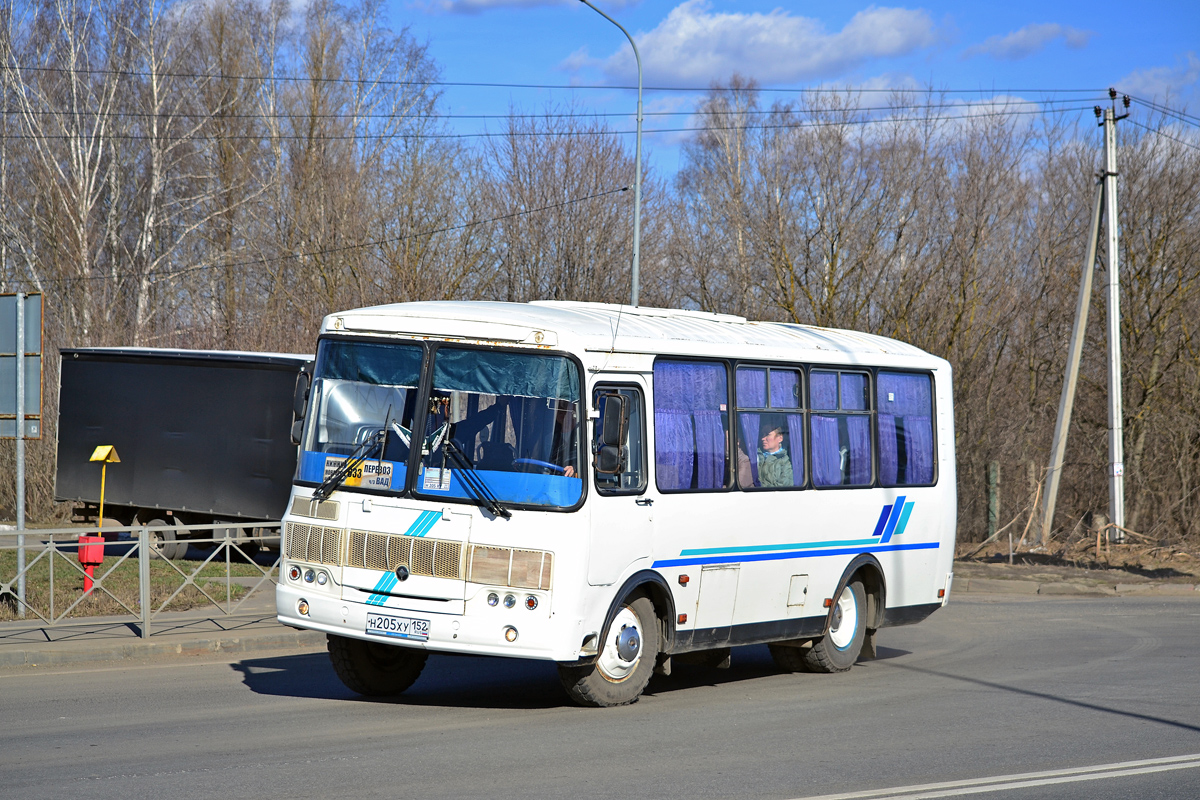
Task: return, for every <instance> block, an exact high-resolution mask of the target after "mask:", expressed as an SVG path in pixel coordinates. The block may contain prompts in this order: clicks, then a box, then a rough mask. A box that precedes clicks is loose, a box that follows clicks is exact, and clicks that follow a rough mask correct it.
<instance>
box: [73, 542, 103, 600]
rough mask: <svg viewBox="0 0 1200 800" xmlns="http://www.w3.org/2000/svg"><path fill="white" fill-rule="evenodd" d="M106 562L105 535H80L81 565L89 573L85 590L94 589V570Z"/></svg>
mask: <svg viewBox="0 0 1200 800" xmlns="http://www.w3.org/2000/svg"><path fill="white" fill-rule="evenodd" d="M103 563H104V537H103V536H80V537H79V565H80V566H82V567H83V571H84V572H86V573H87V575H86V576H85V577H84V579H83V591H84V593H85V594H86V593H87V592H90V591H91V590H92V577H93V572H92V571H93V570H94V569H95V568H96V567H98V566H100V565H101V564H103Z"/></svg>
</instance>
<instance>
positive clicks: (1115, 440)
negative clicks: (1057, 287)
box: [1103, 89, 1129, 542]
mask: <svg viewBox="0 0 1200 800" xmlns="http://www.w3.org/2000/svg"><path fill="white" fill-rule="evenodd" d="M1108 96H1109V98H1110V99H1111V100H1112V101H1113V102H1112V107H1110V108H1106V109H1104V123H1103V125H1104V209H1105V211H1107V212H1108V214H1107V217H1108V218H1107V219H1106V220H1105V228H1106V229H1107V233H1108V507H1109V514H1108V519H1109V522H1110V523H1112V524H1113V525H1115V526H1116V528H1114V529H1113V530H1114V532H1115V534H1116V536H1115V537H1114V538H1115V539H1116V540H1117V541H1118V542H1120V541H1123V540H1124V539H1125V532H1124V530H1122V529H1123V528H1124V527H1125V444H1124V438H1123V434H1124V423H1123V422H1122V419H1121V415H1122V414H1123V413H1124V412H1123V407H1122V402H1121V282H1120V273H1119V271H1118V259H1117V120H1118V119H1124V118H1125V117H1128V116H1129V112H1128V111H1126V112H1125V113H1124V114H1122V115H1121V116H1120V117H1118V116H1117V109H1116V100H1117V92H1116V90H1115V89H1109V90H1108ZM1125 107H1126V108H1129V97H1128V96H1127V97H1126V98H1125Z"/></svg>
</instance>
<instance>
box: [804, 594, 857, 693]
mask: <svg viewBox="0 0 1200 800" xmlns="http://www.w3.org/2000/svg"><path fill="white" fill-rule="evenodd" d="M830 616H831V620H830V623H829V630H828V631H826V632H825V635H824V636H822V637H821V638H820V639H816V640H815V641H813V645H812V647H811V648H810V649H808V650H806V651H804V664H805V667H806V668H807V669H808V671H809V672H845V671H846V670H848V669H850V667H852V666H854V662H855V661H857V660H858V654H859V653H860V652H861V651H862V646H863V641H864V640H865V639H866V636H867V592H866V590H865V589H863V585H862V582H861V581H857V580H855V581H851V582H850V583H848V584H846V587H845V588H844V589H842V593H841V594H840V595H839V596H838V599H837V601H836V602H835V603H834V605H833V610H832V613H831V615H830Z"/></svg>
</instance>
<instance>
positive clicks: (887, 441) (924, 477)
mask: <svg viewBox="0 0 1200 800" xmlns="http://www.w3.org/2000/svg"><path fill="white" fill-rule="evenodd" d="M877 403H878V406H877V407H878V409H879V469H880V480H882V481H883V483H885V484H889V485H892V486H906V485H913V484H923V483H933V460H934V453H933V389H932V386H931V385H930V380H929V376H928V375H914V374H911V373H898V372H880V373H879V379H878V397H877ZM901 443H903V446H904V453H905V464H904V468H903V469H901V467H900V452H899V451H900V445H901Z"/></svg>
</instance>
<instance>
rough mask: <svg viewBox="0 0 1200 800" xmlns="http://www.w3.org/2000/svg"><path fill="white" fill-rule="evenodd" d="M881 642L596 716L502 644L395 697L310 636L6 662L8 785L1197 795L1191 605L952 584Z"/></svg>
mask: <svg viewBox="0 0 1200 800" xmlns="http://www.w3.org/2000/svg"><path fill="white" fill-rule="evenodd" d="M880 645H881V646H880V649H879V654H880V656H881V657H880V659H879V660H877V661H873V662H870V663H863V664H859V665H858V666H856V667H855V668H854V669H852V670H851V671H850V672H849V673H845V674H841V675H805V674H797V675H786V674H780V673H779V672H777V671H776V670H775V669H774V667H773V665H772V663H771V660H770V656H769V655H768V654H767V651H766V648H764V647H755V648H744V649H741V650H737V651H735V652H734V658H733V666H732V668H731V669H728V670H712V669H707V668H700V667H691V668H684V667H677V668H676V671H675V674H674V675H672V676H671V677H669V678H656V679H655V681H654V682H652V683H651V685H650V692H649V693H648V694H647V695H646V696H645V697H643V699H642V700H641V701H640V702H638V703H637V704H635V705H633V706H629V707H625V708H617V709H599V710H597V709H581V708H575V707H573V706H571V705H569V704H568V702H567V700H566V697H565V695H564V694H563V693H562V691H561V689H560V688H559V686H558V682H557V678H556V675H555V671H554V668H553V666H551V665H547V664H539V663H532V662H516V661H507V660H503V659H483V658H448V657H437V656H435V657H433V658H431V659H430V661H429V664H428V666H427V667H426V670H425V673H424V675H423V676H422V677H421V679H420V680H419V681H418V682H417V684H416V685H415V686H414V687H413V688H412V689H411V690H410V691H409V693H407V694H406V695H405V696H404V697H403V698H402V699H401V700H399V701H397V702H371V701H366V700H363V699H362V698H359V697H358V696H356V695H354V694H352V693H351V692H349V691H348V690H347V689H345V688H343V687H342V685H341V684H340V683H339V682H338V680H337V678H336V677H335V676H334V674H333V671H332V670H331V668H330V667H329V664H328V660H327V658H326V656H325V655H324V654H323V653H311V652H308V653H295V654H287V655H280V656H274V657H264V658H251V659H245V660H241V661H236V662H233V663H229V662H227V661H226V662H214V661H212V660H200V659H188V658H173V659H163V660H159V661H156V662H153V663H148V664H140V665H122V666H115V667H111V668H92V669H70V670H68V669H57V670H24V671H11V672H7V673H0V797H3V798H31V797H51V798H73V797H87V798H121V799H122V800H127V799H132V798H143V797H144V798H156V799H157V798H162V797H172V798H209V797H212V798H221V799H222V800H226V799H227V798H240V797H253V796H272V797H284V796H290V797H346V798H354V799H355V800H358V799H359V798H443V797H447V798H448V797H471V798H475V797H479V798H484V797H486V798H489V800H490V799H491V798H528V797H538V798H540V797H572V798H591V797H600V798H609V797H631V798H637V797H647V798H676V797H678V798H683V797H686V798H709V797H739V798H740V797H754V798H807V797H812V796H818V795H843V796H853V797H861V798H867V797H870V798H899V797H904V798H913V797H948V796H960V795H963V794H967V793H971V795H972V796H975V797H981V798H1005V800H1025V799H1026V798H1040V797H1055V798H1059V797H1067V798H1089V800H1091V799H1093V798H1127V797H1132V796H1135V795H1136V796H1138V797H1139V798H1156V797H1162V798H1194V797H1200V691H1198V690H1200V670H1197V668H1196V655H1197V650H1198V647H1200V602H1197V601H1196V600H1175V599H1170V598H1161V599H1158V598H1156V599H1150V598H1114V599H1108V598H1103V599H1097V598H1087V599H1055V598H1048V597H1030V598H1022V599H1011V598H1001V597H987V596H982V597H981V596H967V597H964V596H962V595H959V596H958V597H956V598H955V601H954V602H953V603H952V604H951V605H950V606H949V607H947V608H945V609H942V610H941V611H939V612H938V613H937V614H935V615H934V616H933V617H931V618H930V619H929V620H927V621H926V622H924V623H921V624H920V625H916V626H911V627H907V628H896V629H888V630H885V631H883V632H882V633H881V636H880ZM1163 759H1168V760H1165V761H1164V760H1163ZM1171 759H1173V760H1171ZM917 786H925V787H926V788H925V789H922V790H919V791H918V790H916V789H914V788H913V787H917Z"/></svg>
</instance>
